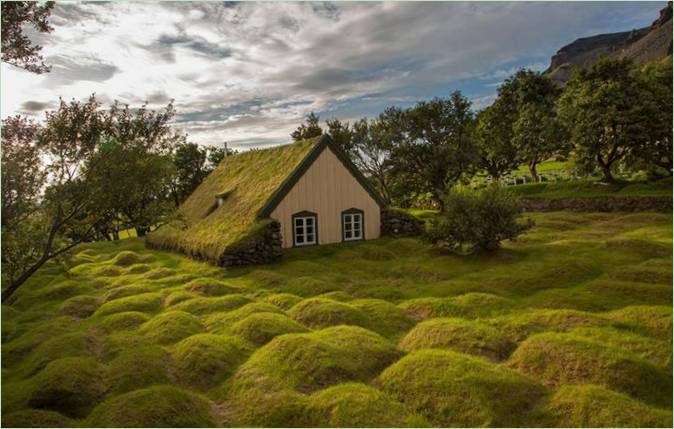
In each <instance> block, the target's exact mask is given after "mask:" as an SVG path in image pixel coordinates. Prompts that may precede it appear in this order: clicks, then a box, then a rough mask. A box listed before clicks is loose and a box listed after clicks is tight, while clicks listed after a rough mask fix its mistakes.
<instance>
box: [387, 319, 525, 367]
mask: <svg viewBox="0 0 674 429" xmlns="http://www.w3.org/2000/svg"><path fill="white" fill-rule="evenodd" d="M400 348H401V349H402V350H405V351H408V352H411V351H415V350H421V349H429V348H434V349H436V348H437V349H444V348H446V349H452V350H456V351H458V352H462V353H468V354H472V355H479V356H484V357H487V358H489V359H491V360H495V361H499V360H502V359H505V358H507V357H508V355H510V353H511V352H512V351H513V350H514V349H515V344H514V343H513V342H511V341H510V340H508V339H507V338H505V337H504V336H503V334H501V333H500V332H499V331H498V330H496V329H495V328H492V327H490V326H488V325H485V324H483V323H479V322H475V321H469V320H464V319H430V320H427V321H425V322H421V323H419V324H418V325H416V326H415V327H414V328H413V329H412V330H411V331H410V332H409V333H408V334H407V335H405V337H404V338H403V339H402V340H401V341H400Z"/></svg>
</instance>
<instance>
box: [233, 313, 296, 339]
mask: <svg viewBox="0 0 674 429" xmlns="http://www.w3.org/2000/svg"><path fill="white" fill-rule="evenodd" d="M231 330H232V332H233V333H235V334H237V335H239V336H241V337H243V338H245V339H247V340H248V341H250V342H252V343H255V344H258V345H263V344H266V343H268V342H269V341H271V340H272V339H273V338H274V337H277V336H279V335H283V334H294V333H301V332H307V331H308V329H307V328H305V327H304V326H302V325H300V324H299V323H297V322H295V321H294V320H293V319H291V318H289V317H288V316H286V315H285V314H277V313H253V314H251V315H250V316H248V317H246V318H245V319H243V320H241V321H239V322H236V323H235V324H233V325H232V327H231Z"/></svg>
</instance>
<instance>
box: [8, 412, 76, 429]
mask: <svg viewBox="0 0 674 429" xmlns="http://www.w3.org/2000/svg"><path fill="white" fill-rule="evenodd" d="M2 426H3V427H6V428H72V427H75V426H76V424H75V421H74V420H72V419H70V418H68V417H66V416H64V415H62V414H59V413H57V412H55V411H49V410H20V411H15V412H13V413H10V414H7V415H3V416H2Z"/></svg>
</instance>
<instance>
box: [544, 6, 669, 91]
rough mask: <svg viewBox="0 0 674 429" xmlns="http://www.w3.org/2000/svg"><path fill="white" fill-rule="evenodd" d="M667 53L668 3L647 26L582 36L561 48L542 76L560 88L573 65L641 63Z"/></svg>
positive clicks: (661, 56)
mask: <svg viewBox="0 0 674 429" xmlns="http://www.w3.org/2000/svg"><path fill="white" fill-rule="evenodd" d="M671 54H672V3H671V2H669V3H668V4H667V7H665V8H664V9H662V10H661V11H660V17H659V18H658V19H656V20H655V21H654V22H653V24H651V26H649V27H644V28H640V29H635V30H632V31H625V32H622V33H612V34H600V35H597V36H592V37H583V38H580V39H577V40H576V41H574V42H573V43H571V44H569V45H566V46H564V47H563V48H562V49H560V50H559V51H558V52H557V53H556V54H555V55H554V56H553V57H552V60H551V62H550V67H549V68H548V70H547V71H546V73H547V74H548V75H549V76H550V77H551V78H552V80H554V81H555V82H558V83H560V84H562V85H563V84H564V83H565V82H566V81H567V80H569V78H570V77H571V71H572V70H573V67H574V66H580V67H587V66H589V65H591V64H593V63H594V62H595V61H597V60H599V59H600V58H602V57H611V58H630V59H632V60H634V61H635V62H637V63H640V64H641V63H645V62H649V61H652V60H656V59H659V58H664V57H666V56H667V55H671Z"/></svg>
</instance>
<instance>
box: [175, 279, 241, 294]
mask: <svg viewBox="0 0 674 429" xmlns="http://www.w3.org/2000/svg"><path fill="white" fill-rule="evenodd" d="M185 290H187V291H189V292H194V293H198V294H200V295H205V296H222V295H228V294H231V293H238V292H241V288H239V287H236V286H233V285H230V284H227V283H225V282H222V281H220V280H214V279H209V278H203V277H202V278H198V279H194V280H192V281H191V282H189V283H187V284H186V285H185Z"/></svg>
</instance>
